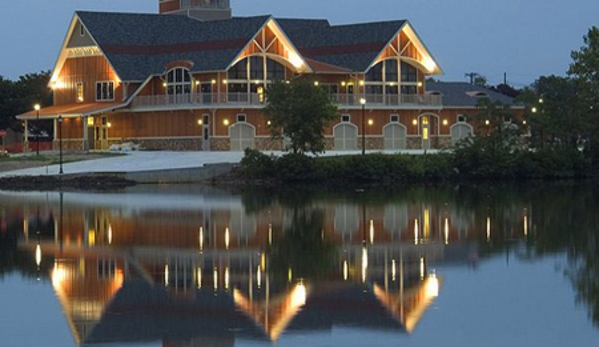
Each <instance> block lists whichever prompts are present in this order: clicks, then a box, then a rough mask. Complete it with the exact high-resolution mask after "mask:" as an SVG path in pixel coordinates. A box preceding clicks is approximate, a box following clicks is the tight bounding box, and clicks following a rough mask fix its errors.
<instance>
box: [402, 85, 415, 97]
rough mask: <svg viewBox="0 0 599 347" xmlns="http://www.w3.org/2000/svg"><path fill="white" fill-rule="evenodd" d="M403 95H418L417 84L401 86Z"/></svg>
mask: <svg viewBox="0 0 599 347" xmlns="http://www.w3.org/2000/svg"><path fill="white" fill-rule="evenodd" d="M401 94H402V95H416V94H418V90H417V87H416V86H401Z"/></svg>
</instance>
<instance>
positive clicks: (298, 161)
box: [275, 153, 314, 182]
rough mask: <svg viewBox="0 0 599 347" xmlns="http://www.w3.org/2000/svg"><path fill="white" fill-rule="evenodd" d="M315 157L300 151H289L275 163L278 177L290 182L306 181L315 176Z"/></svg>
mask: <svg viewBox="0 0 599 347" xmlns="http://www.w3.org/2000/svg"><path fill="white" fill-rule="evenodd" d="M313 161H314V159H312V158H310V157H308V156H306V155H304V154H299V153H289V154H285V155H284V156H282V157H280V158H279V159H278V160H277V161H276V163H275V175H276V178H278V179H280V180H282V181H289V182H305V181H311V180H312V179H313V178H314V164H313Z"/></svg>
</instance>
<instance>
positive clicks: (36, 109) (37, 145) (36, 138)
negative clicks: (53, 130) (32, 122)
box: [33, 104, 41, 156]
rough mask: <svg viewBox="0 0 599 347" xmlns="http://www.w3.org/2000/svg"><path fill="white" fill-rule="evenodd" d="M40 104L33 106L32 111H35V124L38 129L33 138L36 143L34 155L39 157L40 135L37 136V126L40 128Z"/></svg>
mask: <svg viewBox="0 0 599 347" xmlns="http://www.w3.org/2000/svg"><path fill="white" fill-rule="evenodd" d="M40 108H41V107H40V104H35V106H33V109H34V110H35V113H36V120H37V122H36V124H37V127H38V134H37V136H36V137H35V142H36V146H35V154H36V155H38V156H39V155H40V134H39V126H40Z"/></svg>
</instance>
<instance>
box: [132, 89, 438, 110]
mask: <svg viewBox="0 0 599 347" xmlns="http://www.w3.org/2000/svg"><path fill="white" fill-rule="evenodd" d="M331 98H332V99H333V102H335V103H336V104H337V105H338V106H339V107H341V108H345V107H349V108H352V107H356V108H359V107H361V104H360V99H361V98H364V99H366V107H368V108H386V107H405V108H426V107H429V108H439V107H441V106H442V105H443V97H442V96H441V95H434V94H419V95H401V96H400V95H383V94H365V95H363V94H361V95H357V94H356V95H352V94H331ZM266 102H267V101H266V99H265V96H264V94H258V93H220V94H219V93H204V94H183V95H152V96H138V97H136V98H135V99H134V100H133V103H132V105H131V106H132V107H133V108H140V109H149V108H159V109H169V108H187V107H189V108H194V107H203V106H210V107H223V108H230V107H236V106H240V107H247V106H255V107H263V106H264V105H265V104H266Z"/></svg>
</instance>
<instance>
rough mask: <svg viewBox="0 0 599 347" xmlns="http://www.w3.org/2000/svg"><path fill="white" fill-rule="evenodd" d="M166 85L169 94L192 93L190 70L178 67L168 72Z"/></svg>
mask: <svg viewBox="0 0 599 347" xmlns="http://www.w3.org/2000/svg"><path fill="white" fill-rule="evenodd" d="M166 86H167V94H168V95H183V94H191V75H190V74H189V70H187V69H185V68H182V67H176V68H174V69H171V70H169V71H168V72H167V75H166Z"/></svg>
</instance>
